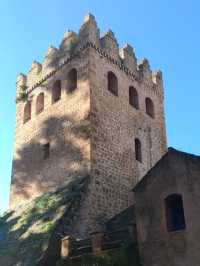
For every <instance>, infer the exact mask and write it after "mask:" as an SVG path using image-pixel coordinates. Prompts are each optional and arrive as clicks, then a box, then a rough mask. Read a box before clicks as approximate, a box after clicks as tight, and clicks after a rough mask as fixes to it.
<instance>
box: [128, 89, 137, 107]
mask: <svg viewBox="0 0 200 266" xmlns="http://www.w3.org/2000/svg"><path fill="white" fill-rule="evenodd" d="M129 104H130V105H131V106H133V107H134V108H136V109H139V98H138V93H137V91H136V89H135V88H134V87H132V86H131V87H129Z"/></svg>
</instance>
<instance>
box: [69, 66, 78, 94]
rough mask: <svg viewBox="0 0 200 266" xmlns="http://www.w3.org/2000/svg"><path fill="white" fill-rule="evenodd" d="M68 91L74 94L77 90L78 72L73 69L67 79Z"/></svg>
mask: <svg viewBox="0 0 200 266" xmlns="http://www.w3.org/2000/svg"><path fill="white" fill-rule="evenodd" d="M67 83H68V91H69V92H73V91H74V90H75V89H76V88H77V70H76V69H75V68H73V69H71V70H70V71H69V73H68V77H67Z"/></svg>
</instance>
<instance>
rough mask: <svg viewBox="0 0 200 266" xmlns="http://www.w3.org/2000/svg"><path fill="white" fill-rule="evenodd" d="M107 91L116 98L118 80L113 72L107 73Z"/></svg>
mask: <svg viewBox="0 0 200 266" xmlns="http://www.w3.org/2000/svg"><path fill="white" fill-rule="evenodd" d="M108 90H109V91H110V92H112V94H114V95H115V96H118V80H117V77H116V76H115V74H114V73H113V72H111V71H110V72H108Z"/></svg>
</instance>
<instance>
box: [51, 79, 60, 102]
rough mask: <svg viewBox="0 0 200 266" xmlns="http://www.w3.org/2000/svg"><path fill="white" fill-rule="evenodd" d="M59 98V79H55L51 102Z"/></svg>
mask: <svg viewBox="0 0 200 266" xmlns="http://www.w3.org/2000/svg"><path fill="white" fill-rule="evenodd" d="M60 98H61V81H60V80H57V81H56V82H55V83H54V85H53V89H52V103H55V102H57V101H59V100H60Z"/></svg>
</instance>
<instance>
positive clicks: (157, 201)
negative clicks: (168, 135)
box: [135, 149, 200, 266]
mask: <svg viewBox="0 0 200 266" xmlns="http://www.w3.org/2000/svg"><path fill="white" fill-rule="evenodd" d="M199 174H200V157H198V156H193V155H189V154H185V153H182V152H178V151H175V150H173V149H170V150H169V152H168V154H167V155H165V156H164V157H163V158H162V159H161V160H160V161H159V163H158V165H156V166H155V168H153V169H152V170H151V171H150V172H149V173H148V174H147V176H145V178H144V180H143V181H142V182H141V184H139V185H137V186H136V189H135V217H136V224H137V233H138V242H139V248H140V254H141V259H142V261H143V265H144V266H155V265H159V266H168V265H170V266H191V265H192V266H198V265H200V256H199V251H200V245H199V241H200V226H199V219H198V217H199V209H200V202H199V197H200V192H199V187H200V179H199ZM174 194H175V195H179V196H180V197H181V198H182V201H183V214H184V218H185V228H183V227H184V226H183V224H181V227H182V229H176V230H175V229H174V230H171V231H169V229H168V227H167V216H166V205H165V199H166V198H167V197H168V196H171V195H174ZM175 210H176V211H177V209H175ZM179 215H180V209H178V213H176V217H180V216H179ZM169 218H170V217H169ZM178 219H180V218H176V223H177V222H178V223H179V221H178ZM177 228H178V227H177Z"/></svg>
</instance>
